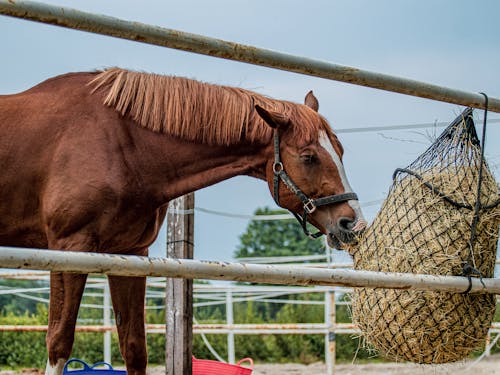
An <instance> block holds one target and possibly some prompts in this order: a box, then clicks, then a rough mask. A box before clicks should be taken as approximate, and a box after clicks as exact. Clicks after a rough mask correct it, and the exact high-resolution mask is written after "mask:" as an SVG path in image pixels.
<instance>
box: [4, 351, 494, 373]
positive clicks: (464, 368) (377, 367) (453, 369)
mask: <svg viewBox="0 0 500 375" xmlns="http://www.w3.org/2000/svg"><path fill="white" fill-rule="evenodd" d="M325 373H326V366H325V365H324V364H323V363H314V364H311V365H307V366H306V365H300V364H280V365H264V364H256V365H255V367H254V371H253V372H252V375H299V374H305V375H320V374H325ZM42 374H43V371H41V370H36V369H25V370H23V371H19V372H16V371H0V375H42ZM164 374H165V368H164V367H153V368H149V369H148V375H164ZM334 374H335V375H466V374H467V375H469V374H470V375H500V355H494V356H491V357H489V358H486V359H483V360H482V361H481V362H479V363H477V364H475V365H472V362H460V363H455V364H448V365H440V366H419V365H411V364H397V363H377V364H363V365H358V364H355V365H345V364H341V365H336V366H335V372H334Z"/></svg>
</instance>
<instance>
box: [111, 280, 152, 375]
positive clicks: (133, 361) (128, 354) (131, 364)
mask: <svg viewBox="0 0 500 375" xmlns="http://www.w3.org/2000/svg"><path fill="white" fill-rule="evenodd" d="M108 280H109V290H110V293H111V301H112V302H113V309H114V312H115V320H116V327H117V330H118V337H119V339H120V352H121V353H122V356H123V359H124V360H125V364H126V366H127V374H128V375H145V374H146V366H147V362H148V355H147V350H146V332H145V326H144V298H145V294H146V278H145V277H130V276H108Z"/></svg>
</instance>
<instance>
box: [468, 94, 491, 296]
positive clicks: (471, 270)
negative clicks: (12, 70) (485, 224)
mask: <svg viewBox="0 0 500 375" xmlns="http://www.w3.org/2000/svg"><path fill="white" fill-rule="evenodd" d="M480 94H481V95H483V96H484V117H483V130H482V135H481V144H480V148H481V157H480V159H479V172H478V178H477V191H476V202H475V205H474V216H473V217H472V223H471V229H470V240H469V256H468V259H467V262H466V263H465V264H464V267H463V275H464V276H466V277H467V278H468V279H469V286H468V287H467V290H465V291H464V292H463V293H469V292H470V290H471V288H472V275H476V276H478V277H479V279H480V280H481V284H483V286H484V282H483V275H482V274H481V271H479V270H478V269H477V268H476V262H475V260H474V245H475V244H476V234H477V223H478V222H479V216H480V211H481V208H482V207H481V185H482V182H483V166H484V163H485V160H484V149H485V147H486V124H487V119H488V95H486V94H485V93H484V92H481V93H480Z"/></svg>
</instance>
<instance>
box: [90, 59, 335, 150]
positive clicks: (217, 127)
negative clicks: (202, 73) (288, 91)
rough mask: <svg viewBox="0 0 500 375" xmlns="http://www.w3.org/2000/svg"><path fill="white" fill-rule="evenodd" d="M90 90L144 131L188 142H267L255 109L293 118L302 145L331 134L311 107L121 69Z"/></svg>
mask: <svg viewBox="0 0 500 375" xmlns="http://www.w3.org/2000/svg"><path fill="white" fill-rule="evenodd" d="M89 85H92V86H94V89H93V92H96V91H97V90H99V89H101V88H102V89H107V90H108V91H107V94H105V95H106V96H105V99H104V104H105V105H107V106H109V107H112V108H114V109H115V110H117V111H118V112H119V113H120V114H121V115H123V116H130V117H131V118H132V119H133V120H134V121H135V122H136V123H138V124H139V125H140V126H142V127H144V128H146V129H149V130H152V131H155V132H159V133H166V134H170V135H173V136H176V137H179V138H182V139H185V140H188V141H198V142H203V143H207V144H212V145H230V144H234V143H237V142H241V141H242V140H243V139H246V140H248V141H250V142H262V143H268V142H269V141H270V139H271V137H272V129H271V128H270V127H269V126H268V125H266V124H265V123H264V121H263V120H262V119H261V118H260V116H259V115H258V114H257V113H256V111H255V105H256V104H258V105H260V106H262V107H264V108H266V109H269V110H272V111H277V112H280V113H283V114H285V115H287V116H289V118H290V119H291V120H292V121H291V123H292V124H295V125H296V126H293V128H294V130H293V131H294V133H295V134H294V137H296V138H297V140H300V139H302V140H312V139H317V137H318V134H319V131H321V130H322V131H326V132H327V133H328V134H332V131H331V129H330V126H329V125H328V123H327V122H326V120H325V119H323V117H321V116H319V115H318V114H317V113H316V112H315V111H313V110H311V109H310V108H309V107H306V106H305V105H301V104H295V103H291V102H287V101H280V100H274V99H271V98H268V97H265V96H263V95H260V94H257V93H255V92H252V91H249V90H244V89H240V88H235V87H227V86H219V85H213V84H208V83H202V82H199V81H195V80H192V79H187V78H182V77H174V76H164V75H158V74H150V73H140V72H134V71H129V70H125V69H120V68H110V69H107V70H104V71H101V72H98V73H97V76H96V77H95V78H94V79H93V80H92V81H91V82H90V83H89Z"/></svg>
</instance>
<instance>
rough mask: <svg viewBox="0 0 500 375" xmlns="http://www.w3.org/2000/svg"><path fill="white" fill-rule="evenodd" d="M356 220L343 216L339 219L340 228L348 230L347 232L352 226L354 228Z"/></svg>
mask: <svg viewBox="0 0 500 375" xmlns="http://www.w3.org/2000/svg"><path fill="white" fill-rule="evenodd" d="M354 222H355V220H354V219H351V218H349V217H341V218H340V219H339V220H338V221H337V225H338V227H339V229H340V230H342V231H346V232H351V231H352V228H354Z"/></svg>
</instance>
